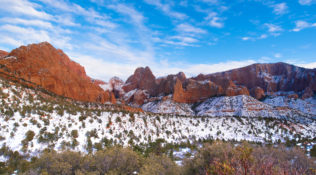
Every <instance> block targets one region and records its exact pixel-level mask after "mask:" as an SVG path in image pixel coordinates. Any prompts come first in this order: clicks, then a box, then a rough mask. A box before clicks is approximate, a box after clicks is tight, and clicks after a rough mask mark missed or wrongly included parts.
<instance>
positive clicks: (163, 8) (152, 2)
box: [144, 0, 187, 19]
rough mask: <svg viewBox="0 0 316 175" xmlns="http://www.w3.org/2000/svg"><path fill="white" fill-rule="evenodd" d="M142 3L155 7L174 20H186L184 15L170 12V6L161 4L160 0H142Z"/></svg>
mask: <svg viewBox="0 0 316 175" xmlns="http://www.w3.org/2000/svg"><path fill="white" fill-rule="evenodd" d="M144 2H146V3H147V4H150V5H154V6H156V7H157V8H158V9H159V10H161V11H162V12H163V13H165V14H166V15H167V16H170V17H172V18H176V19H185V18H187V15H186V14H184V13H180V12H176V11H174V10H172V8H171V4H168V3H162V2H161V1H160V0H144Z"/></svg>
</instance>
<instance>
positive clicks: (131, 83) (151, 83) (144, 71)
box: [123, 67, 157, 95]
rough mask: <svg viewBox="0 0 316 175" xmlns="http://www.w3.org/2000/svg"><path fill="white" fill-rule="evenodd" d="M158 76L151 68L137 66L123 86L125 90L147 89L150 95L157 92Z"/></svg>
mask: <svg viewBox="0 0 316 175" xmlns="http://www.w3.org/2000/svg"><path fill="white" fill-rule="evenodd" d="M155 81H156V78H155V76H154V75H153V73H152V72H151V70H150V69H149V67H146V68H142V67H141V68H137V69H136V70H135V72H134V74H133V75H132V76H130V77H129V78H128V79H127V80H126V82H125V85H124V86H123V89H124V91H125V92H129V91H131V90H133V89H141V90H147V91H148V93H149V94H150V95H155V93H156V87H157V86H156V82H155Z"/></svg>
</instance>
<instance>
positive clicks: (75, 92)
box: [0, 42, 115, 103]
mask: <svg viewBox="0 0 316 175" xmlns="http://www.w3.org/2000/svg"><path fill="white" fill-rule="evenodd" d="M0 64H1V65H2V68H3V67H5V71H6V72H7V73H11V74H13V75H14V76H16V77H18V78H22V79H25V80H27V81H30V82H33V83H35V84H36V85H39V86H41V87H43V88H44V89H47V90H48V91H51V92H54V93H56V94H58V95H61V96H65V97H69V98H73V99H75V100H79V101H89V102H101V103H104V102H112V103H115V98H114V95H113V94H112V93H110V92H106V91H104V90H102V89H101V88H100V87H99V86H97V85H96V84H94V83H93V82H92V81H91V79H90V78H89V77H88V76H87V75H86V72H85V70H84V68H83V67H82V66H81V65H79V64H78V63H76V62H74V61H72V60H70V59H69V57H68V56H67V55H66V54H65V53H63V51H62V50H59V49H55V48H54V47H53V46H52V45H51V44H49V43H47V42H43V43H39V44H30V45H27V46H21V47H19V48H17V49H14V50H12V51H11V52H10V53H9V54H8V56H6V57H5V58H3V59H0ZM2 71H4V69H2Z"/></svg>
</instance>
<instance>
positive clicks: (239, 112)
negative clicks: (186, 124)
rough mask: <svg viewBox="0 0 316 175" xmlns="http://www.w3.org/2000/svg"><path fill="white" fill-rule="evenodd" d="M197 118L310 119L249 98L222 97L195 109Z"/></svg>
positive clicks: (245, 96) (297, 112) (288, 109)
mask: <svg viewBox="0 0 316 175" xmlns="http://www.w3.org/2000/svg"><path fill="white" fill-rule="evenodd" d="M195 110H196V112H197V115H199V116H245V117H271V118H279V119H295V118H302V117H303V118H304V117H307V118H310V117H311V116H310V115H308V114H306V113H303V112H301V111H298V110H295V109H291V108H288V107H274V106H271V105H269V104H266V103H263V102H260V101H258V100H256V99H254V98H253V97H251V96H247V95H238V96H232V97H228V96H223V97H214V98H210V99H208V100H206V101H204V102H203V103H201V104H200V105H198V106H197V107H196V108H195Z"/></svg>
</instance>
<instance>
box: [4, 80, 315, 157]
mask: <svg viewBox="0 0 316 175" xmlns="http://www.w3.org/2000/svg"><path fill="white" fill-rule="evenodd" d="M0 96H1V98H2V99H1V100H2V103H1V105H0V107H1V110H0V147H2V146H4V145H6V146H7V147H9V148H10V149H12V150H13V151H19V152H20V153H24V154H28V153H29V154H30V155H37V154H38V153H39V152H41V151H42V150H43V149H45V148H54V149H55V150H64V149H71V150H75V151H81V152H87V151H88V150H90V149H93V148H94V146H96V144H98V143H109V142H110V143H116V144H121V145H125V146H127V145H130V144H146V143H148V142H153V141H155V140H157V139H164V140H165V141H166V142H168V143H182V142H188V141H190V142H193V141H200V140H207V139H221V140H236V141H241V140H248V141H253V142H278V141H281V142H284V141H286V140H292V139H298V140H299V139H304V138H307V139H312V138H315V136H316V122H315V121H312V122H310V123H308V124H304V123H292V122H291V121H282V120H277V119H270V118H269V119H264V118H257V117H253V118H249V117H226V116H223V117H209V116H208V117H205V116H179V115H175V114H152V113H128V112H124V111H122V112H120V111H109V110H102V109H103V108H102V107H98V109H101V110H96V109H92V108H91V107H89V110H86V109H85V108H82V107H81V106H80V105H75V104H72V103H69V105H70V107H67V105H65V104H68V103H66V102H62V103H65V104H60V103H55V102H54V101H53V102H52V101H49V100H47V99H46V98H45V99H43V98H41V95H40V94H39V93H38V92H36V91H33V90H31V89H25V88H22V87H18V86H15V85H6V84H5V83H4V82H3V81H1V83H0ZM239 98H242V99H237V100H241V102H243V103H245V100H246V101H247V99H243V97H239ZM236 102H239V101H236ZM164 103H166V104H163V105H162V106H164V105H165V106H170V105H172V104H170V101H168V100H167V101H165V102H164ZM71 105H73V106H71ZM84 106H85V105H84ZM61 109H62V110H61ZM174 110H177V109H174ZM31 132H34V137H31V138H29V140H27V139H26V138H27V137H26V133H31ZM76 133H77V134H76Z"/></svg>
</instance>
